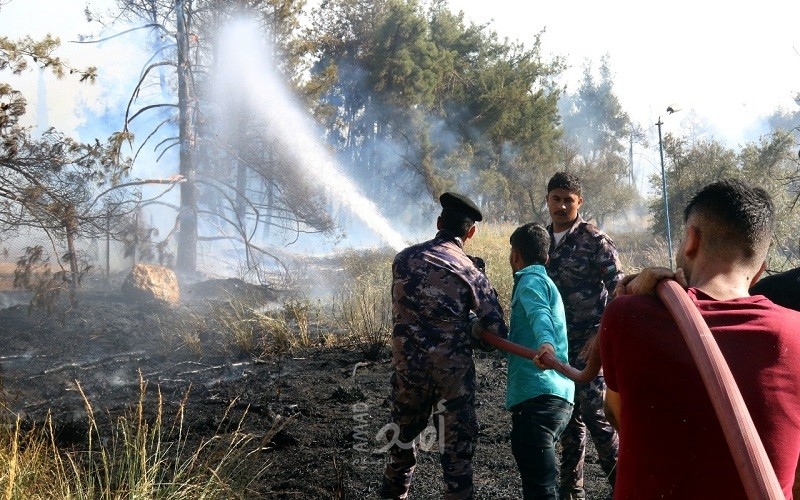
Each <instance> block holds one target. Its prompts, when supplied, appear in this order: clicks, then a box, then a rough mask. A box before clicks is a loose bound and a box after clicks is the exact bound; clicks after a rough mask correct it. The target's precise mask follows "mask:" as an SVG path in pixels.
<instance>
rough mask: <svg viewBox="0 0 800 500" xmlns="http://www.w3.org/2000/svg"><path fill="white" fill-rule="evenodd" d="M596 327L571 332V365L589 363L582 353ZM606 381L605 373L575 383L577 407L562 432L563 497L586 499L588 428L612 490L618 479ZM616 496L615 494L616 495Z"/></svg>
mask: <svg viewBox="0 0 800 500" xmlns="http://www.w3.org/2000/svg"><path fill="white" fill-rule="evenodd" d="M596 332H597V330H596V329H594V328H593V329H589V330H580V331H577V332H576V331H571V332H570V352H569V361H570V364H571V365H573V366H575V367H577V368H580V369H583V368H584V367H585V366H586V363H585V362H584V361H583V360H581V359H580V354H581V351H582V349H583V346H584V345H585V343H586V341H587V340H588V339H589V338H590V337H591V336H592V335H594V334H595V333H596ZM573 339H574V340H573ZM605 393H606V383H605V379H604V378H603V372H602V371H601V372H600V374H599V375H598V376H597V377H595V378H594V380H592V381H591V382H589V383H588V384H575V407H574V408H573V411H572V418H570V421H569V424H567V428H566V429H564V432H563V433H562V434H561V440H560V442H561V475H560V478H559V485H560V486H559V491H560V496H561V498H562V500H563V499H574V498H586V492H585V491H584V487H583V466H584V458H585V455H586V431H587V429H588V431H589V434H591V436H592V440H593V441H594V445H595V448H596V449H597V455H598V458H599V461H600V467H601V468H602V469H603V472H604V473H605V475H606V477H607V478H608V482H609V483H610V484H611V487H612V491H613V487H614V481H615V479H616V466H617V450H618V448H619V436H618V435H617V432H616V431H615V430H614V428H613V427H611V424H609V423H608V420H606V415H605V411H604V410H603V397H604V396H605ZM612 496H613V494H612Z"/></svg>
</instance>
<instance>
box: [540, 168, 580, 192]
mask: <svg viewBox="0 0 800 500" xmlns="http://www.w3.org/2000/svg"><path fill="white" fill-rule="evenodd" d="M554 189H566V190H567V191H569V192H570V193H577V194H578V195H580V194H581V190H582V189H583V186H581V180H580V179H579V178H578V177H577V176H576V175H572V174H570V173H568V172H556V173H555V174H554V175H553V177H551V178H550V182H548V183H547V192H548V193H549V192H550V191H552V190H554Z"/></svg>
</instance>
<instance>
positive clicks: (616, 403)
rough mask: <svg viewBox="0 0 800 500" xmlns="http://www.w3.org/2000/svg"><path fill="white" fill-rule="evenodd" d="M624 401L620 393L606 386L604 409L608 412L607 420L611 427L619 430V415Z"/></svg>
mask: <svg viewBox="0 0 800 500" xmlns="http://www.w3.org/2000/svg"><path fill="white" fill-rule="evenodd" d="M621 406H622V402H621V400H620V397H619V393H618V392H615V391H612V390H611V389H608V388H606V395H605V397H604V398H603V409H604V410H605V412H606V420H608V423H609V424H611V427H613V428H614V429H616V430H617V432H619V415H620V408H621Z"/></svg>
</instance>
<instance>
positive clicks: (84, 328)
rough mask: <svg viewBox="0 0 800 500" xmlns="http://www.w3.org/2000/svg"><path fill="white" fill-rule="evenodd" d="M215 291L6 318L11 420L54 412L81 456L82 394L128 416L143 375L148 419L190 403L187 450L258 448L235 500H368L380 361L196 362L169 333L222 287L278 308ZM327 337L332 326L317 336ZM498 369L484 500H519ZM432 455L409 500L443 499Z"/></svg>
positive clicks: (304, 354) (323, 355) (221, 350)
mask: <svg viewBox="0 0 800 500" xmlns="http://www.w3.org/2000/svg"><path fill="white" fill-rule="evenodd" d="M213 285H214V286H213V287H212V286H210V285H207V286H206V287H205V288H202V287H196V288H195V289H194V290H193V291H194V293H195V296H196V297H197V299H195V301H194V302H193V303H192V304H189V305H186V304H182V305H181V306H173V307H170V308H153V307H144V306H137V305H133V304H129V303H126V302H125V301H124V300H123V299H122V297H121V296H120V294H119V293H117V291H115V290H113V289H112V290H105V291H102V292H87V293H84V294H82V295H81V296H80V306H79V307H78V308H77V309H74V310H72V311H69V312H67V313H66V314H64V315H61V316H59V315H51V316H44V315H42V314H41V313H39V312H34V313H32V314H30V315H29V314H28V309H27V306H25V305H16V306H12V307H6V308H4V309H1V310H0V332H2V335H1V336H0V368H1V369H2V391H3V394H4V396H5V400H6V404H7V406H8V408H10V410H11V411H12V412H13V414H16V415H19V416H20V417H21V418H22V420H23V421H24V422H25V423H27V424H29V425H41V424H42V422H44V420H45V418H46V416H47V414H48V413H50V414H52V415H53V419H54V423H55V428H56V430H57V431H58V433H59V438H58V439H59V442H60V443H61V444H62V445H63V446H79V445H80V443H81V441H82V440H84V439H85V436H86V432H87V420H86V410H85V404H84V399H83V397H82V396H81V391H82V392H83V394H85V395H86V398H87V399H88V400H89V401H90V402H91V405H92V408H93V411H94V413H95V415H103V416H108V418H109V420H110V419H111V417H112V416H113V415H118V414H121V413H123V412H125V411H126V410H127V409H129V408H130V407H132V406H133V405H135V404H136V402H137V400H138V398H139V394H140V378H139V374H140V373H141V377H142V378H143V379H144V380H145V381H146V383H147V393H146V396H145V405H146V406H148V414H150V415H152V414H154V413H155V411H156V406H157V400H158V398H157V396H158V392H159V391H158V390H160V392H161V396H162V398H163V412H164V414H165V415H171V414H173V412H176V411H177V409H178V406H179V404H180V402H181V400H182V399H184V397H185V396H186V394H188V397H186V399H185V401H186V402H185V427H186V429H187V430H188V432H189V433H190V435H191V436H192V439H193V440H194V442H196V443H199V442H200V441H201V440H207V439H210V438H211V437H213V436H214V435H215V434H218V435H224V434H226V433H228V432H230V431H231V429H232V428H233V427H234V426H235V425H237V422H239V421H241V427H242V429H241V430H242V431H244V432H248V433H251V434H252V435H253V436H255V437H256V438H257V439H256V441H258V440H259V439H261V440H263V441H264V446H263V447H262V448H261V451H259V452H257V453H255V454H254V455H253V457H255V459H256V460H257V461H259V462H260V463H263V464H266V465H267V468H266V473H265V474H264V475H263V476H262V477H261V478H260V479H259V481H257V482H256V483H255V484H253V485H252V486H251V490H250V491H248V492H241V494H242V497H243V498H287V499H295V498H304V499H306V498H308V499H317V498H319V499H324V498H332V499H333V498H336V499H345V498H347V499H355V498H377V492H378V489H379V487H380V478H381V473H382V469H383V463H384V458H385V454H384V453H383V452H382V451H380V449H381V447H382V446H384V444H385V442H384V441H383V440H382V439H380V434H381V433H380V430H381V428H382V427H383V426H384V425H385V424H386V423H387V421H388V405H387V402H386V396H387V394H388V381H389V376H390V373H391V367H390V364H389V357H388V351H387V352H384V355H383V356H382V357H381V359H379V360H377V361H367V360H365V359H364V358H363V357H362V355H361V354H360V350H359V349H358V348H357V347H356V346H336V347H324V346H321V345H315V346H313V347H309V348H304V349H299V348H295V349H292V350H290V351H289V352H283V353H277V352H261V353H258V354H257V355H253V354H252V353H242V352H236V351H235V350H230V349H228V348H226V347H225V346H224V345H222V344H221V343H219V342H218V340H217V339H215V336H214V332H207V333H206V334H205V335H204V336H203V339H202V341H203V350H202V353H201V354H198V353H197V352H195V351H193V350H191V349H189V348H188V347H187V346H185V345H181V343H180V342H178V341H176V339H170V338H167V337H168V336H169V329H168V328H167V329H165V327H164V325H169V324H180V322H181V315H192V316H194V317H196V316H197V315H198V314H200V315H202V314H204V313H205V312H206V311H208V310H209V309H210V307H211V305H210V302H204V301H206V300H213V299H214V297H215V296H219V293H217V292H215V290H217V288H218V287H219V286H220V285H226V289H225V294H226V296H229V294H230V293H231V292H230V290H231V287H230V285H233V289H235V290H237V291H238V293H249V294H252V297H250V299H252V300H254V301H257V302H258V301H263V302H266V301H269V300H273V299H274V293H273V292H272V291H269V290H266V289H260V288H258V287H256V288H253V287H248V286H245V285H244V284H243V283H236V282H235V281H227V282H224V283H219V282H215V283H213ZM215 294H216V295H215ZM4 300H7V301H8V300H9V296H8V294H7V295H6V296H5V297H4ZM9 302H10V301H9ZM170 322H174V323H170ZM323 328H328V326H323V325H315V326H313V327H312V331H316V332H319V331H321V330H322V329H323ZM320 343H321V342H317V344H320ZM505 366H506V365H505V361H504V359H503V358H502V356H501V355H500V354H499V353H480V354H478V355H476V367H477V373H478V388H477V401H478V408H477V411H478V418H479V423H480V440H479V444H478V449H477V453H476V455H475V462H474V466H475V482H476V486H477V498H479V499H512V498H520V497H521V495H520V485H519V478H518V475H517V471H516V468H515V464H514V460H513V457H512V456H511V451H510V443H509V431H510V416H509V414H508V413H507V412H506V411H505V410H504V409H503V398H504V388H505V374H506V370H505ZM156 389H158V390H156ZM102 418H105V417H98V420H101V419H102ZM431 423H433V422H431ZM429 444H430V446H429V451H424V452H421V453H420V459H419V466H418V469H417V473H416V476H415V479H414V483H413V485H412V494H411V497H412V498H414V499H429V498H441V479H440V469H439V463H438V453H437V452H436V446H435V443H429ZM586 474H587V478H586V482H587V488H588V492H589V495H588V498H603V497H604V496H605V494H606V492H607V486H606V482H605V481H604V479H603V478H602V472H601V471H600V468H599V465H598V464H597V457H596V455H595V453H594V450H593V448H592V447H591V446H590V448H589V454H588V457H587V470H586Z"/></svg>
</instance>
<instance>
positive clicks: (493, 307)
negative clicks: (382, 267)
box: [392, 230, 508, 370]
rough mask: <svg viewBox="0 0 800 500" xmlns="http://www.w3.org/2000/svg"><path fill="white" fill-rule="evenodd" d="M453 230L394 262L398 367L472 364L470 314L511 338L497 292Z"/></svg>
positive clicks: (408, 250) (394, 341) (394, 350)
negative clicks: (475, 315) (471, 312)
mask: <svg viewBox="0 0 800 500" xmlns="http://www.w3.org/2000/svg"><path fill="white" fill-rule="evenodd" d="M474 262H475V261H474V260H473V258H472V257H470V256H468V255H467V254H466V253H465V252H464V243H463V241H461V238H458V237H456V236H455V235H454V234H453V233H451V232H449V231H444V230H443V231H439V232H438V233H437V234H436V237H435V238H434V239H432V240H429V241H426V242H424V243H419V244H417V245H412V246H410V247H408V248H406V249H405V250H402V251H401V252H400V253H398V254H397V256H395V259H394V262H393V264H392V275H393V282H392V314H393V320H394V329H393V332H392V365H393V366H394V367H395V368H396V369H398V370H405V369H409V368H411V369H420V368H422V369H424V368H428V367H436V368H437V369H442V370H447V369H448V368H449V367H459V366H463V363H465V362H471V360H472V358H471V356H472V347H473V346H472V337H471V335H470V334H469V333H468V332H467V331H468V328H469V311H470V310H472V311H474V312H475V313H476V314H477V316H478V318H480V320H481V323H482V324H483V326H484V327H486V328H488V329H490V330H492V331H494V332H496V333H497V334H498V335H500V336H501V337H503V338H505V337H507V335H508V330H507V328H506V324H505V321H504V320H503V309H502V307H501V306H500V303H499V301H498V298H497V291H496V290H495V289H494V287H492V285H491V284H490V283H489V280H488V279H487V278H486V275H485V274H484V273H483V272H482V271H481V270H479V269H478V268H477V267H476V266H475V263H474Z"/></svg>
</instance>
